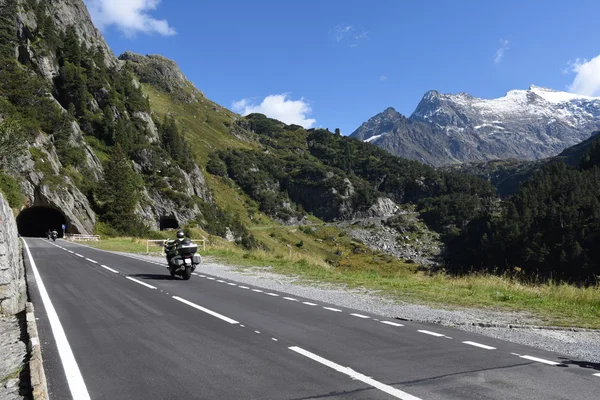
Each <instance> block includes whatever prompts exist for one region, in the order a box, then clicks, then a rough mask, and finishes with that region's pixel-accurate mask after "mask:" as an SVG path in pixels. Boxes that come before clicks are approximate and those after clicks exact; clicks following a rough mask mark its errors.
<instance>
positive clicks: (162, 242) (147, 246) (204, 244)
mask: <svg viewBox="0 0 600 400" xmlns="http://www.w3.org/2000/svg"><path fill="white" fill-rule="evenodd" d="M190 240H191V241H192V243H194V242H202V251H206V238H202V239H190ZM165 242H166V240H151V239H147V240H146V253H150V244H151V243H161V244H160V246H161V247H162V245H163V244H164V243H165ZM161 250H162V249H161Z"/></svg>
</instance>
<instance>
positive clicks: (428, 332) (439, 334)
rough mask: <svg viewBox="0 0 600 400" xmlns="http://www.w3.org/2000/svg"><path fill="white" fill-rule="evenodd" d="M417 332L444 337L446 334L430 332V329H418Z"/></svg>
mask: <svg viewBox="0 0 600 400" xmlns="http://www.w3.org/2000/svg"><path fill="white" fill-rule="evenodd" d="M419 332H421V333H424V334H426V335H431V336H435V337H444V336H446V335H442V334H441V333H436V332H431V331H425V330H419Z"/></svg>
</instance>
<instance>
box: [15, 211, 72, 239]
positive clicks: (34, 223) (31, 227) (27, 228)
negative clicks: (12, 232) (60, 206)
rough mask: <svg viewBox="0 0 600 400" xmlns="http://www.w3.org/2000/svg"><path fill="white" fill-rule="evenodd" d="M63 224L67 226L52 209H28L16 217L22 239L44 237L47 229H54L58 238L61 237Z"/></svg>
mask: <svg viewBox="0 0 600 400" xmlns="http://www.w3.org/2000/svg"><path fill="white" fill-rule="evenodd" d="M63 224H64V225H67V220H66V218H65V217H64V215H63V214H62V213H61V212H60V211H59V210H57V209H55V208H52V207H37V206H36V207H29V208H26V209H24V210H23V211H21V213H20V214H19V215H18V216H17V228H18V229H19V234H20V235H21V236H24V237H45V236H46V232H47V231H48V229H50V230H52V229H56V231H57V232H58V236H59V237H62V229H61V225H63ZM72 233H75V232H72Z"/></svg>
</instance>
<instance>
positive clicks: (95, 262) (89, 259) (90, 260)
mask: <svg viewBox="0 0 600 400" xmlns="http://www.w3.org/2000/svg"><path fill="white" fill-rule="evenodd" d="M85 259H86V260H88V261H89V262H91V263H94V264H98V261H94V260H92V259H91V258H87V257H86V258H85Z"/></svg>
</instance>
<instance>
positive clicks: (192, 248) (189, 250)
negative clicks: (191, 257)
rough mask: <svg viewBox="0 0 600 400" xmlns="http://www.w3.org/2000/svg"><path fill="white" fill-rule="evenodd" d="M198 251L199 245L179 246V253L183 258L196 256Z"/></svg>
mask: <svg viewBox="0 0 600 400" xmlns="http://www.w3.org/2000/svg"><path fill="white" fill-rule="evenodd" d="M197 251H198V245H196V244H193V243H192V244H181V245H179V246H177V253H179V254H180V255H182V256H185V255H188V254H194V253H196V252H197Z"/></svg>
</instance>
